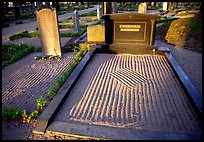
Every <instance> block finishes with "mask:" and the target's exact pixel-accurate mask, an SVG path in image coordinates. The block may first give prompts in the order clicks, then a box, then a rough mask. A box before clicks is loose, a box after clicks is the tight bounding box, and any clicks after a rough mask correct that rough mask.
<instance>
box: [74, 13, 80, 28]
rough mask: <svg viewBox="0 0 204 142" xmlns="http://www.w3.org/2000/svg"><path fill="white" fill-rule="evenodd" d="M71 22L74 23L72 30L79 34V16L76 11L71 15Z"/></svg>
mask: <svg viewBox="0 0 204 142" xmlns="http://www.w3.org/2000/svg"><path fill="white" fill-rule="evenodd" d="M73 21H74V30H75V31H76V32H80V31H81V28H80V24H79V14H78V11H77V10H75V11H74V13H73Z"/></svg>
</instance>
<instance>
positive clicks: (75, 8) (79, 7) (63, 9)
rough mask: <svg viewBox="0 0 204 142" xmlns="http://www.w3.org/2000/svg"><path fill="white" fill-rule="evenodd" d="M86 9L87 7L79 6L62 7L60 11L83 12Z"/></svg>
mask: <svg viewBox="0 0 204 142" xmlns="http://www.w3.org/2000/svg"><path fill="white" fill-rule="evenodd" d="M83 9H86V7H85V6H78V7H60V8H59V11H74V10H83Z"/></svg>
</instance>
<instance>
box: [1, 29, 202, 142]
mask: <svg viewBox="0 0 204 142" xmlns="http://www.w3.org/2000/svg"><path fill="white" fill-rule="evenodd" d="M164 31H166V29H164ZM196 39H197V38H195V39H194V40H196ZM198 40H199V39H198ZM197 42H200V41H197ZM195 43H196V41H195ZM155 44H156V45H158V46H167V47H169V48H170V50H171V52H172V54H173V55H174V56H175V58H176V59H177V61H178V62H179V64H180V65H181V66H182V68H184V70H185V71H186V73H187V74H188V75H189V77H190V79H191V80H192V81H193V83H194V84H195V86H196V88H197V89H198V90H199V92H200V94H202V84H201V82H202V81H201V78H202V72H201V71H202V70H201V69H202V60H201V58H202V55H201V54H200V50H197V48H198V46H192V45H191V46H190V47H196V48H195V50H193V51H189V50H188V49H183V48H179V49H175V47H174V46H173V45H169V44H167V43H165V42H164V40H162V39H161V38H158V39H156V43H155ZM188 44H190V43H188V42H187V43H186V45H187V46H188ZM195 45H196V44H195ZM195 51H197V52H199V53H197V52H195ZM35 55H36V53H31V54H29V55H28V56H26V57H24V58H23V59H21V60H19V61H17V62H15V63H13V64H11V65H9V66H8V67H6V68H5V69H3V70H2V72H3V73H5V77H6V74H9V73H11V74H12V72H10V71H11V70H15V72H13V73H14V74H13V76H12V78H10V79H12V80H16V81H18V82H19V83H17V84H19V86H18V87H20V88H19V89H17V93H22V92H24V91H25V89H26V88H30V87H29V85H31V84H28V83H27V82H29V81H28V78H30V79H33V81H34V82H36V83H35V84H34V86H33V89H35V90H39V88H43V89H44V91H45V90H46V89H47V88H48V83H50V84H51V81H54V79H56V78H57V74H56V73H59V72H62V70H63V69H62V68H61V67H63V66H64V65H67V64H64V62H70V60H71V59H72V58H73V57H74V54H72V53H66V54H64V56H67V57H68V58H67V59H66V60H65V58H63V59H62V60H61V61H60V62H61V63H60V64H55V63H54V62H52V63H51V62H50V61H46V60H45V61H35V60H34V56H35ZM120 58H121V60H122V61H123V62H125V61H127V62H132V60H131V58H141V60H142V57H139V56H128V55H127V56H126V57H125V58H123V57H121V56H120V55H116V56H114V55H107V56H106V57H104V56H103V55H101V54H98V55H96V56H95V57H94V60H95V62H92V63H91V64H90V65H89V66H88V68H87V70H86V72H84V74H83V76H82V78H81V81H79V83H78V84H77V85H76V87H75V91H77V90H79V89H77V87H79V86H83V85H85V86H83V87H82V88H81V91H79V92H78V94H79V96H78V97H77V98H75V99H73V98H72V99H73V100H69V99H67V100H66V101H67V102H68V103H67V104H70V105H71V106H74V103H76V102H77V99H78V101H79V103H78V104H77V103H76V105H75V107H73V109H72V110H71V108H72V107H70V106H69V109H70V110H71V112H72V114H73V115H72V117H71V119H72V120H76V121H87V122H88V121H92V120H93V122H94V123H96V124H97V123H99V122H98V119H102V120H104V119H105V120H106V119H107V118H103V117H102V118H100V116H99V114H100V113H99V112H102V113H107V112H105V111H104V109H103V107H104V106H102V107H101V108H100V107H99V108H98V109H96V108H92V110H95V111H96V114H98V115H93V114H91V113H90V112H88V110H87V108H88V107H89V106H86V107H85V108H84V110H83V109H82V110H79V109H78V108H79V106H80V103H81V104H85V102H84V101H89V104H91V103H97V104H101V102H100V100H98V101H99V102H91V101H90V98H91V97H94V96H93V94H91V90H86V88H87V86H88V83H89V85H90V86H93V87H94V89H95V90H97V92H98V93H100V91H101V90H100V89H99V88H97V87H96V85H95V84H94V82H95V81H96V82H100V83H102V85H104V86H105V84H103V82H102V80H100V79H99V78H98V76H100V74H103V75H104V76H105V79H106V80H109V81H110V80H111V77H110V76H106V75H107V74H106V73H105V72H107V68H106V66H105V64H107V65H108V64H109V63H110V62H113V61H118V60H120ZM129 59H130V61H129ZM150 60H151V59H150ZM160 60H161V62H165V61H163V60H162V59H160ZM96 61H98V62H97V63H96ZM43 62H46V64H47V66H46V67H47V69H48V70H47V71H46V69H45V68H43V67H42V64H43ZM99 62H101V63H103V64H102V66H101V67H99V64H98V63H99ZM189 63H190V64H189ZM19 65H20V66H19ZM149 65H150V66H152V65H151V64H149ZM124 66H129V64H126V65H124ZM130 66H131V65H130ZM20 67H21V68H20ZM26 67H28V69H30V71H31V72H35V74H36V75H39V73H37V72H38V71H40V70H41V69H44V72H45V73H44V77H43V75H42V76H40V75H39V77H42V78H43V79H44V80H40V81H39V80H36V79H37V78H34V76H32V75H31V76H26V77H28V78H26V77H24V78H21V79H22V81H21V80H19V78H18V77H17V76H16V74H15V73H17V74H19V76H21V75H20V74H22V73H23V72H22V71H25V72H26V71H28V70H26V69H25V68H26ZM51 67H52V68H53V67H54V69H53V70H52V69H51ZM93 67H94V68H95V69H94V70H91V68H93ZM131 67H132V66H131ZM12 68H13V69H12ZM59 68H61V69H62V70H60V69H59ZM63 68H65V67H63ZM98 68H103V69H104V70H97V69H98ZM111 68H113V66H112V67H110V66H109V69H111ZM132 68H133V67H132ZM195 68H196V70H195ZM19 69H20V70H19ZM31 69H32V70H31ZM7 70H9V72H8V71H7ZM113 70H114V68H113ZM163 70H164V72H165V71H166V69H163ZM167 70H168V69H167ZM52 71H53V72H52ZM90 71H91V73H90ZM103 71H104V72H103ZM28 72H29V71H28ZM113 72H114V71H113ZM167 72H168V73H170V74H171V72H170V71H167ZM50 73H52V76H53V78H52V79H51V80H50V82H49V81H47V78H46V75H48V76H49V75H50ZM86 73H87V74H89V76H88V77H87V75H86ZM94 73H97V75H96V77H95V78H94V77H93V75H94ZM58 75H59V74H58ZM116 75H117V74H116ZM22 76H23V74H22ZM113 76H114V74H113ZM158 78H159V77H158ZM111 81H112V83H113V84H114V85H116V86H117V85H120V84H117V83H116V82H114V80H111ZM160 81H161V80H160ZM171 81H172V82H171ZM171 81H170V82H169V84H171V85H173V86H174V85H175V84H177V83H175V82H173V80H171ZM10 82H11V81H10ZM10 82H9V80H7V82H6V83H7V84H8V83H10ZM144 82H145V80H144ZM14 84H15V83H14ZM46 84H47V85H46ZM80 84H81V85H80ZM43 85H44V86H43ZM109 85H111V84H109ZM25 86H27V87H25ZM13 87H16V86H15V85H14V86H13ZM38 87H39V88H38ZM46 87H47V88H46ZM174 87H178V86H174ZM174 87H172V88H174ZM119 88H120V89H121V90H123V92H125V91H127V90H128V89H127V88H126V87H124V86H123V85H120V86H119ZM6 89H8V90H7V91H9V89H11V88H6ZM108 89H110V88H107V90H106V91H111V90H108ZM140 89H142V88H140ZM2 90H3V89H2ZM83 90H86V91H85V92H87V93H88V92H89V93H90V94H91V97H90V98H83V99H81V100H80V97H81V98H82V91H83ZM29 91H32V90H29ZM138 91H139V90H138ZM149 91H151V89H150V90H149ZM174 91H175V90H174ZM116 92H117V91H116ZM129 93H130V94H131V92H129ZM179 93H181V94H182V92H179ZM42 94H43V92H42ZM42 94H41V95H42ZM44 94H45V93H44ZM74 94H75V92H73V93H72V94H71V95H72V96H73V95H74ZM175 94H176V93H175ZM101 95H102V94H101ZM21 97H22V96H21ZM36 97H37V96H36ZM102 97H103V96H101V98H102ZM147 97H148V96H147ZM68 98H69V97H68ZM110 98H111V97H110ZM104 99H105V98H104ZM124 99H126V100H129V98H120V101H125V100H124ZM144 99H147V98H144ZM185 99H186V98H182V99H181V100H185ZM23 100H25V98H23ZM34 100H36V99H34ZM93 100H94V99H93ZM132 100H134V99H132ZM161 100H162V99H161ZM168 100H169V101H172V100H173V99H172V100H171V99H170V98H168ZM181 100H174V101H177V102H178V105H179V106H181V107H180V109H182V107H188V109H186V110H185V111H186V112H182V110H181V112H182V114H184V116H182V114H180V116H181V119H182V120H184V121H185V123H186V122H188V120H190V116H191V115H193V114H191V111H192V110H191V108H189V106H188V105H187V104H185V103H184V104H183V105H182V104H181ZM95 101H96V100H95ZM22 102H24V101H22ZM30 102H31V103H30V104H29V103H26V102H24V103H26V104H27V105H29V106H30V107H28V108H29V109H32V107H34V106H35V103H34V102H33V100H30ZM105 103H107V102H105ZM113 103H114V104H117V103H116V102H114V101H113ZM119 104H120V103H119ZM20 105H22V104H20ZM141 105H143V107H145V108H146V107H147V106H144V104H142V103H141ZM126 106H127V105H126ZM114 107H115V106H114V105H113V106H112V108H113V109H114ZM127 107H128V109H129V112H130V113H131V111H132V107H131V106H127ZM129 107H130V108H129ZM172 108H174V107H173V106H172ZM168 109H169V108H168ZM109 110H111V107H110V108H109ZM169 110H171V109H169ZM63 111H66V110H61V112H60V113H62V114H64V115H65V116H66V115H68V114H67V113H64V112H63ZM97 111H98V112H97ZM155 111H156V113H158V114H159V113H160V111H165V110H162V109H161V107H159V108H158V110H156V109H155ZM82 112H84V114H83V113H82ZM144 113H146V114H147V115H146V117H147V118H148V116H152V117H155V116H154V115H151V114H149V113H148V110H147V112H144ZM107 114H108V113H107ZM187 114H188V116H187ZM80 115H83V117H81V118H82V119H83V118H84V120H81V119H79V118H80V117H78V116H80ZM115 115H119V114H118V111H117V110H116V111H115V112H114V110H113V115H111V116H115ZM165 115H167V114H165ZM125 116H126V117H127V121H126V119H123V118H120V120H119V121H118V122H119V123H118V125H121V124H126V123H127V124H128V121H130V122H134V120H135V119H136V118H137V117H139V116H138V115H137V114H130V115H129V114H126V115H125ZM185 116H186V118H184V117H185ZM161 117H162V116H161ZM172 117H173V113H172ZM191 117H192V116H191ZM65 118H66V117H65ZM85 118H87V119H85ZM110 118H111V119H112V120H113V121H117V120H115V117H110ZM192 118H193V119H195V120H196V118H194V117H192ZM60 119H61V118H56V120H60ZM138 119H140V120H141V122H139V123H138V125H139V126H140V127H141V128H142V127H143V126H144V125H143V122H142V120H143V119H145V118H138ZM175 119H179V118H175ZM151 120H152V119H151ZM69 121H70V120H69ZM107 121H108V120H107ZM168 122H170V121H169V120H168V121H167V123H168ZM162 123H165V122H163V121H160V120H159V119H156V118H155V123H154V125H153V126H151V125H150V127H148V128H146V129H153V128H155V129H157V128H156V127H157V125H156V124H159V125H163V124H162ZM190 123H197V122H195V121H190ZM2 124H3V125H2V129H3V130H2V132H3V134H2V136H3V138H4V139H24V140H26V139H38V140H40V139H43V140H45V139H48V140H61V139H69V140H79V139H85V140H86V139H89V138H79V137H78V138H75V137H71V136H66V135H52V134H49V133H46V134H45V135H37V134H32V133H31V132H32V129H33V128H34V127H35V120H34V121H32V122H31V123H29V124H28V123H22V122H19V121H14V120H9V121H7V122H6V121H5V120H3V121H2ZM106 125H114V124H111V123H108V124H106ZM168 125H169V123H168ZM196 125H199V124H196ZM169 126H170V127H171V129H174V128H175V129H176V130H178V131H183V132H186V131H187V133H188V132H191V131H194V132H199V131H200V130H198V129H199V127H195V126H193V125H191V124H189V125H188V126H186V127H182V122H181V123H178V124H177V123H176V121H174V122H173V124H172V125H169ZM177 126H178V127H177ZM127 127H131V126H127ZM132 127H134V126H132ZM163 129H164V131H165V130H166V129H167V128H165V127H163Z"/></svg>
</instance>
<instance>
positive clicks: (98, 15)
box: [97, 5, 101, 20]
mask: <svg viewBox="0 0 204 142" xmlns="http://www.w3.org/2000/svg"><path fill="white" fill-rule="evenodd" d="M100 17H101V16H100V5H97V19H98V20H100Z"/></svg>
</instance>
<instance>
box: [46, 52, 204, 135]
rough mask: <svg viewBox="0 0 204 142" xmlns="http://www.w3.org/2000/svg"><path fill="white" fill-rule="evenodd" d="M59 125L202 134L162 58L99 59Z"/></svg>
mask: <svg viewBox="0 0 204 142" xmlns="http://www.w3.org/2000/svg"><path fill="white" fill-rule="evenodd" d="M54 121H56V122H68V123H69V124H73V125H74V124H86V125H87V124H94V125H93V126H105V127H110V128H115V127H117V128H125V129H137V130H147V131H156V132H176V133H183V134H200V133H201V128H200V127H201V126H200V121H199V119H198V118H197V116H196V114H195V112H194V110H193V108H192V106H191V104H190V102H189V100H188V98H187V97H186V95H185V93H184V91H183V89H182V88H181V86H180V84H179V82H178V80H177V78H176V76H175V74H174V73H173V70H172V68H171V67H170V66H169V64H168V63H167V60H166V59H165V57H164V56H161V55H155V56H151V55H130V54H117V55H114V54H95V55H94V57H93V59H92V60H91V62H90V63H89V65H88V66H87V67H86V69H85V71H84V72H83V75H82V76H81V77H80V79H79V81H78V83H77V84H76V86H75V87H74V88H73V90H72V92H71V93H70V95H69V97H68V98H67V100H66V101H65V103H64V105H63V107H62V108H61V110H60V111H59V113H58V114H57V116H56V117H55V120H54ZM52 128H53V127H52ZM48 129H49V128H48ZM63 129H64V128H63ZM125 129H124V131H125ZM55 130H56V131H57V127H55ZM62 131H63V130H62Z"/></svg>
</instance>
